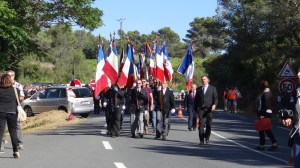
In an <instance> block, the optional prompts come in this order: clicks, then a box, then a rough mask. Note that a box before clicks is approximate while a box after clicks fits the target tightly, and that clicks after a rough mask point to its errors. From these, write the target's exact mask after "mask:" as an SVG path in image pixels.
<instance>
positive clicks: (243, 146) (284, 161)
mask: <svg viewBox="0 0 300 168" xmlns="http://www.w3.org/2000/svg"><path fill="white" fill-rule="evenodd" d="M180 118H182V119H184V120H186V121H188V119H186V118H184V117H180ZM211 133H213V134H214V135H216V136H218V137H220V138H223V139H225V140H226V141H229V142H231V143H234V144H236V145H238V146H240V147H242V148H246V149H248V150H250V151H252V152H255V153H259V154H261V155H264V156H267V157H270V158H273V159H275V160H278V161H281V162H283V163H286V160H283V159H280V158H277V157H274V156H272V155H268V154H266V153H263V152H260V151H257V150H254V149H251V148H249V147H247V146H245V145H242V144H240V143H238V142H235V141H233V140H230V139H228V138H226V137H224V136H222V135H220V134H217V133H215V132H214V131H211Z"/></svg>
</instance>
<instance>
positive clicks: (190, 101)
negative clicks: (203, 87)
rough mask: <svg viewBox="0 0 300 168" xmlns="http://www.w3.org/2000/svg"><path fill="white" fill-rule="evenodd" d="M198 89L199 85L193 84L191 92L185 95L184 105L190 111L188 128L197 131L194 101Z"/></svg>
mask: <svg viewBox="0 0 300 168" xmlns="http://www.w3.org/2000/svg"><path fill="white" fill-rule="evenodd" d="M196 89H197V85H196V84H193V85H192V88H191V90H190V92H189V93H188V94H187V95H186V96H185V98H184V106H185V110H186V111H187V113H188V116H189V119H188V130H189V131H192V130H193V131H195V130H196V121H197V118H196V113H195V110H194V102H195V97H196Z"/></svg>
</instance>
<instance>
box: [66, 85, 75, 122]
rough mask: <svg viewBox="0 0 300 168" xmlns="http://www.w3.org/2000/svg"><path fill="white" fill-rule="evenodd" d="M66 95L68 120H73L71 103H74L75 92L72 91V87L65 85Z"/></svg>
mask: <svg viewBox="0 0 300 168" xmlns="http://www.w3.org/2000/svg"><path fill="white" fill-rule="evenodd" d="M66 89H67V97H68V120H73V119H74V115H73V110H74V107H73V103H74V98H75V97H76V95H75V93H74V92H73V89H72V87H67V88H66Z"/></svg>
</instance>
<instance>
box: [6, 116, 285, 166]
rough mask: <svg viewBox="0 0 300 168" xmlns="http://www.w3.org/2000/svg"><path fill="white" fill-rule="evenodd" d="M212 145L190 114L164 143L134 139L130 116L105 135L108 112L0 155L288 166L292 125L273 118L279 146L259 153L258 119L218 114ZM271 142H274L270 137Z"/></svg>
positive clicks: (58, 161)
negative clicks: (202, 140)
mask: <svg viewBox="0 0 300 168" xmlns="http://www.w3.org/2000/svg"><path fill="white" fill-rule="evenodd" d="M212 130H213V132H212V135H211V143H210V144H205V145H202V146H199V145H198V144H199V139H198V131H188V130H187V117H186V116H184V117H177V116H172V121H171V130H170V134H169V136H168V137H167V140H166V141H162V140H154V135H153V134H152V133H150V134H149V135H145V136H144V138H143V139H133V138H131V134H130V130H129V117H128V116H126V117H125V120H124V126H123V130H122V133H121V136H120V137H118V138H111V137H109V136H107V135H106V134H105V119H104V115H103V114H100V115H91V117H89V118H88V119H87V120H86V121H84V122H82V123H80V124H78V125H72V126H67V127H62V128H59V129H56V130H51V131H48V132H44V133H39V134H35V135H25V136H24V143H25V150H23V151H20V154H21V158H20V159H14V158H13V157H12V148H11V144H10V143H9V144H5V153H4V154H0V168H154V167H155V168H229V167H230V168H236V167H242V168H246V167H270V168H271V167H272V168H273V167H287V166H286V161H287V159H288V157H289V154H290V150H289V148H288V147H287V135H288V129H284V128H281V127H279V126H278V124H277V123H275V122H273V133H274V135H275V137H276V138H277V141H278V145H279V148H278V149H277V150H276V151H273V152H269V151H267V150H265V151H256V150H255V149H254V148H255V147H256V146H257V145H258V143H259V139H258V133H257V132H256V131H255V128H254V118H252V117H249V116H244V115H240V114H230V113H224V112H220V111H217V112H214V115H213V128H212ZM266 142H267V146H266V147H269V146H270V145H271V142H270V140H269V139H267V141H266Z"/></svg>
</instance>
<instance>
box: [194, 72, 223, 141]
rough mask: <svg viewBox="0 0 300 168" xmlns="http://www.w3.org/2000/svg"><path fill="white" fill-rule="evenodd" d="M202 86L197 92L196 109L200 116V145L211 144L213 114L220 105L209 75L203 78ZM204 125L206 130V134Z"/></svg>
mask: <svg viewBox="0 0 300 168" xmlns="http://www.w3.org/2000/svg"><path fill="white" fill-rule="evenodd" d="M201 82H202V86H201V87H199V88H198V89H197V91H196V97H195V104H194V108H195V111H196V113H198V114H199V121H200V129H199V138H200V145H202V144H204V139H205V141H206V143H209V137H210V134H211V124H212V112H213V111H214V110H215V109H216V106H217V104H218V94H217V90H216V88H215V87H214V86H212V85H209V78H208V76H207V75H203V76H201ZM204 125H205V127H206V130H205V132H204Z"/></svg>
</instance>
